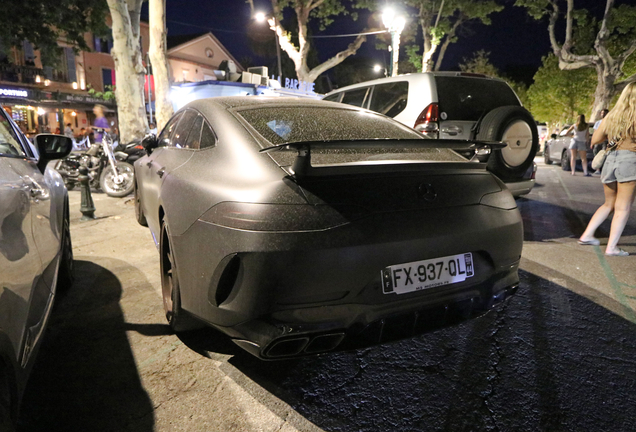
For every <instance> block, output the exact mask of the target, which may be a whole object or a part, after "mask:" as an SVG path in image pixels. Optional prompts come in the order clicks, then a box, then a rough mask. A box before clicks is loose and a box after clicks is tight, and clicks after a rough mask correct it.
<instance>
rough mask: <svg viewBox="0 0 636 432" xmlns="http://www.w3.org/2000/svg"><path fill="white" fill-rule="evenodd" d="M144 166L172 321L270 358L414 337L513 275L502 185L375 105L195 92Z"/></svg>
mask: <svg viewBox="0 0 636 432" xmlns="http://www.w3.org/2000/svg"><path fill="white" fill-rule="evenodd" d="M143 145H144V148H145V149H146V151H147V153H148V154H147V156H144V157H142V158H141V159H139V160H138V161H137V162H136V163H135V178H136V182H137V183H136V187H135V198H136V212H137V219H138V221H139V223H140V224H142V225H147V226H148V227H149V228H150V230H151V232H152V235H153V238H154V240H155V244H156V246H157V248H158V249H159V254H160V263H161V279H162V290H163V304H164V308H165V312H166V316H167V319H168V321H169V323H170V325H171V326H172V327H173V328H174V329H175V330H177V331H179V330H186V329H189V328H192V327H194V326H197V325H199V326H200V325H202V324H207V325H210V326H213V327H215V328H217V329H218V330H220V331H222V332H224V333H225V334H227V335H228V336H229V337H230V338H232V340H233V341H234V342H235V343H236V344H238V345H239V346H241V347H242V348H244V349H246V350H247V351H249V352H250V353H252V354H254V355H256V356H258V357H259V358H262V359H280V358H289V357H295V356H303V355H309V354H317V353H324V352H328V351H332V350H340V349H350V348H355V347H359V346H366V345H370V344H377V343H383V342H386V341H389V340H394V339H398V338H404V337H410V336H412V335H415V334H419V333H422V332H424V331H427V330H431V329H434V328H438V327H440V326H444V325H449V324H452V323H456V322H458V321H461V320H464V319H468V318H471V317H475V316H478V315H481V314H483V313H485V312H487V311H488V310H490V309H491V308H493V307H494V306H495V305H497V304H499V303H501V302H502V301H504V300H505V299H506V298H508V297H509V296H510V295H512V294H513V293H514V292H515V291H516V289H517V287H518V284H519V277H518V265H519V259H520V257H521V248H522V243H523V241H522V240H523V238H522V222H521V217H520V214H519V211H518V209H517V206H516V203H515V200H514V199H513V197H512V195H511V194H510V192H509V191H508V189H507V188H506V187H505V185H504V184H503V183H502V182H501V181H500V180H499V179H498V178H497V177H496V176H494V175H492V174H491V173H490V172H488V171H487V170H486V164H484V163H479V162H478V161H469V160H467V159H466V158H464V157H462V156H460V154H459V153H458V151H461V152H463V153H466V151H467V150H480V152H481V153H483V152H484V151H489V150H490V151H500V149H501V148H504V147H505V144H501V143H495V142H478V141H459V140H434V139H425V138H424V137H423V136H422V134H421V133H418V132H416V131H415V130H413V129H411V128H409V127H407V126H404V125H402V124H401V123H398V122H397V121H394V120H393V119H391V118H389V117H385V116H383V115H381V114H377V113H374V112H372V111H367V110H364V109H360V108H356V107H352V106H347V105H344V104H338V103H332V102H325V101H309V100H306V99H296V98H267V97H227V98H212V99H204V100H197V101H194V102H191V103H190V104H188V105H186V106H185V107H184V108H183V109H181V110H180V111H178V112H177V113H176V114H175V115H174V117H172V119H171V120H170V121H169V122H168V123H167V125H166V126H165V128H164V129H163V131H162V132H161V134H160V135H159V137H158V138H157V137H154V136H152V135H151V136H148V137H146V138H145V139H144V142H143Z"/></svg>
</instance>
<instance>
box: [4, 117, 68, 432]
mask: <svg viewBox="0 0 636 432" xmlns="http://www.w3.org/2000/svg"><path fill="white" fill-rule="evenodd" d="M35 145H36V147H37V149H38V152H37V153H38V154H36V153H35V152H34V151H33V149H32V147H31V146H30V145H29V143H28V140H27V138H26V137H25V136H24V135H23V134H22V132H21V131H20V129H19V128H18V127H17V126H16V125H15V124H14V123H13V121H12V120H11V118H10V117H9V116H7V114H6V112H5V111H4V110H3V109H2V108H1V107H0V430H1V431H12V430H14V427H15V421H16V418H17V415H18V411H19V407H20V400H21V398H22V394H23V391H24V388H25V385H26V382H27V378H28V376H29V372H30V370H31V367H32V365H33V362H34V360H35V356H36V353H37V349H38V346H39V343H40V341H41V339H42V334H43V333H44V329H45V327H46V323H47V320H48V317H49V314H50V312H51V308H52V305H53V300H54V298H55V293H56V291H57V289H58V288H59V287H60V286H68V285H69V284H70V283H71V282H72V280H73V250H72V247H71V235H70V231H69V209H68V197H67V192H66V188H65V187H64V182H63V181H62V178H61V177H60V175H59V174H58V173H57V172H56V171H55V170H53V169H51V168H47V167H46V165H47V163H48V162H49V161H50V160H53V159H59V158H63V157H65V156H66V155H68V154H69V153H70V152H71V150H72V148H73V141H72V140H71V139H70V138H67V137H65V136H61V135H50V134H46V135H44V134H43V135H38V136H36V137H35Z"/></svg>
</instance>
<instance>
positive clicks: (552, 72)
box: [528, 54, 596, 123]
mask: <svg viewBox="0 0 636 432" xmlns="http://www.w3.org/2000/svg"><path fill="white" fill-rule="evenodd" d="M595 87H596V73H595V71H594V70H593V69H587V68H586V69H577V70H572V71H564V70H561V69H559V61H558V59H557V58H556V56H555V55H554V54H549V55H547V56H546V57H544V58H543V65H542V66H541V67H540V68H539V70H538V71H537V73H536V74H535V76H534V84H532V85H531V86H530V88H529V89H528V98H529V100H530V103H531V106H532V115H533V116H534V118H535V119H536V120H537V121H540V122H549V123H557V122H559V123H571V122H573V121H574V120H575V119H576V116H577V115H578V114H580V113H583V114H586V116H587V117H589V114H591V113H590V112H589V111H590V109H591V106H592V102H593V100H594V89H595Z"/></svg>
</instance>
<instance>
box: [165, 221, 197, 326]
mask: <svg viewBox="0 0 636 432" xmlns="http://www.w3.org/2000/svg"><path fill="white" fill-rule="evenodd" d="M169 233H170V232H169V230H168V224H167V223H166V220H165V218H164V219H163V220H162V221H161V241H160V244H159V249H160V252H161V253H160V256H161V258H160V261H161V294H162V297H163V309H164V311H165V313H166V319H167V320H168V324H170V327H172V329H173V330H174V331H176V332H178V331H185V330H194V329H196V328H200V327H202V325H201V324H200V323H198V322H197V321H195V320H194V319H193V318H191V317H190V316H189V315H187V314H186V313H185V312H184V311H183V309H181V291H180V289H179V276H178V272H177V266H176V261H175V259H174V254H173V249H172V244H171V243H170V234H169Z"/></svg>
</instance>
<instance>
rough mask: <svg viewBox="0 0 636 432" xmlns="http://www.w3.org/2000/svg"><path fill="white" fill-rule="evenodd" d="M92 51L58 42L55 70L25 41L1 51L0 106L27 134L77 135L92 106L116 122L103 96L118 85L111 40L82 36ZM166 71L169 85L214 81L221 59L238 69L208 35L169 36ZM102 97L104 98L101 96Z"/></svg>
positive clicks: (145, 39) (143, 32) (144, 37)
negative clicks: (68, 132)
mask: <svg viewBox="0 0 636 432" xmlns="http://www.w3.org/2000/svg"><path fill="white" fill-rule="evenodd" d="M140 39H141V41H140V42H141V48H142V50H143V53H144V56H143V58H144V59H147V58H148V56H147V55H146V54H147V53H148V49H149V27H148V23H144V22H142V23H141V25H140ZM85 40H86V43H87V45H88V46H89V47H90V48H91V51H79V52H77V53H76V52H75V51H74V50H73V48H72V47H71V46H69V45H68V44H65V42H64V41H60V42H59V45H60V47H61V48H62V55H61V58H60V59H59V61H58V62H57V64H56V65H55V66H54V67H49V66H45V65H43V64H42V62H41V60H40V55H39V52H38V51H37V50H35V49H34V48H33V45H32V44H30V43H29V42H28V41H24V43H23V44H22V46H20V47H14V48H12V49H11V50H10V51H9V52H7V53H4V54H2V53H0V106H2V107H3V108H4V109H5V110H6V111H7V112H8V113H9V115H11V116H12V118H13V119H14V120H15V121H16V123H17V124H18V125H19V126H20V128H22V130H23V131H24V132H25V133H27V134H28V135H34V134H37V133H42V132H56V131H57V130H58V129H59V131H60V132H62V133H63V132H64V128H65V126H66V125H68V124H70V125H71V129H72V131H73V133H74V135H75V136H77V137H80V135H81V133H82V129H85V128H87V127H88V126H89V125H90V124H92V122H93V120H94V116H93V113H92V109H93V107H94V105H95V104H101V105H104V106H105V107H106V115H107V117H108V118H109V120H112V121H115V122H116V121H117V120H116V109H117V107H116V104H115V101H114V99H111V100H104V99H103V94H104V93H105V92H109V91H111V90H113V89H114V87H115V86H116V79H115V63H114V61H113V58H112V57H111V55H110V51H111V49H112V45H113V42H112V36H110V35H109V36H105V37H104V36H101V37H100V36H96V35H93V34H92V33H87V34H86V35H85ZM167 57H168V63H169V65H168V66H169V73H170V78H171V80H172V81H173V82H200V81H211V80H216V78H215V76H214V70H216V69H218V68H219V65H220V64H221V62H222V61H224V60H231V61H234V62H235V64H236V66H237V70H238V71H239V72H241V71H242V70H243V69H242V67H241V65H240V64H239V63H238V62H237V61H236V59H234V57H233V56H232V55H231V54H230V53H229V52H228V51H227V49H226V48H225V47H224V46H223V44H221V42H219V41H218V39H217V38H216V37H215V36H214V35H213V34H211V33H204V34H198V35H186V36H175V37H170V38H169V43H168V51H167ZM153 87H154V86H153V80H152V77H147V80H146V86H145V96H144V97H145V98H146V101H147V102H150V103H148V104H147V106H148V109H152V105H153V104H152V101H153V100H154V88H153ZM100 94H101V96H102V97H99V96H100Z"/></svg>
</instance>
